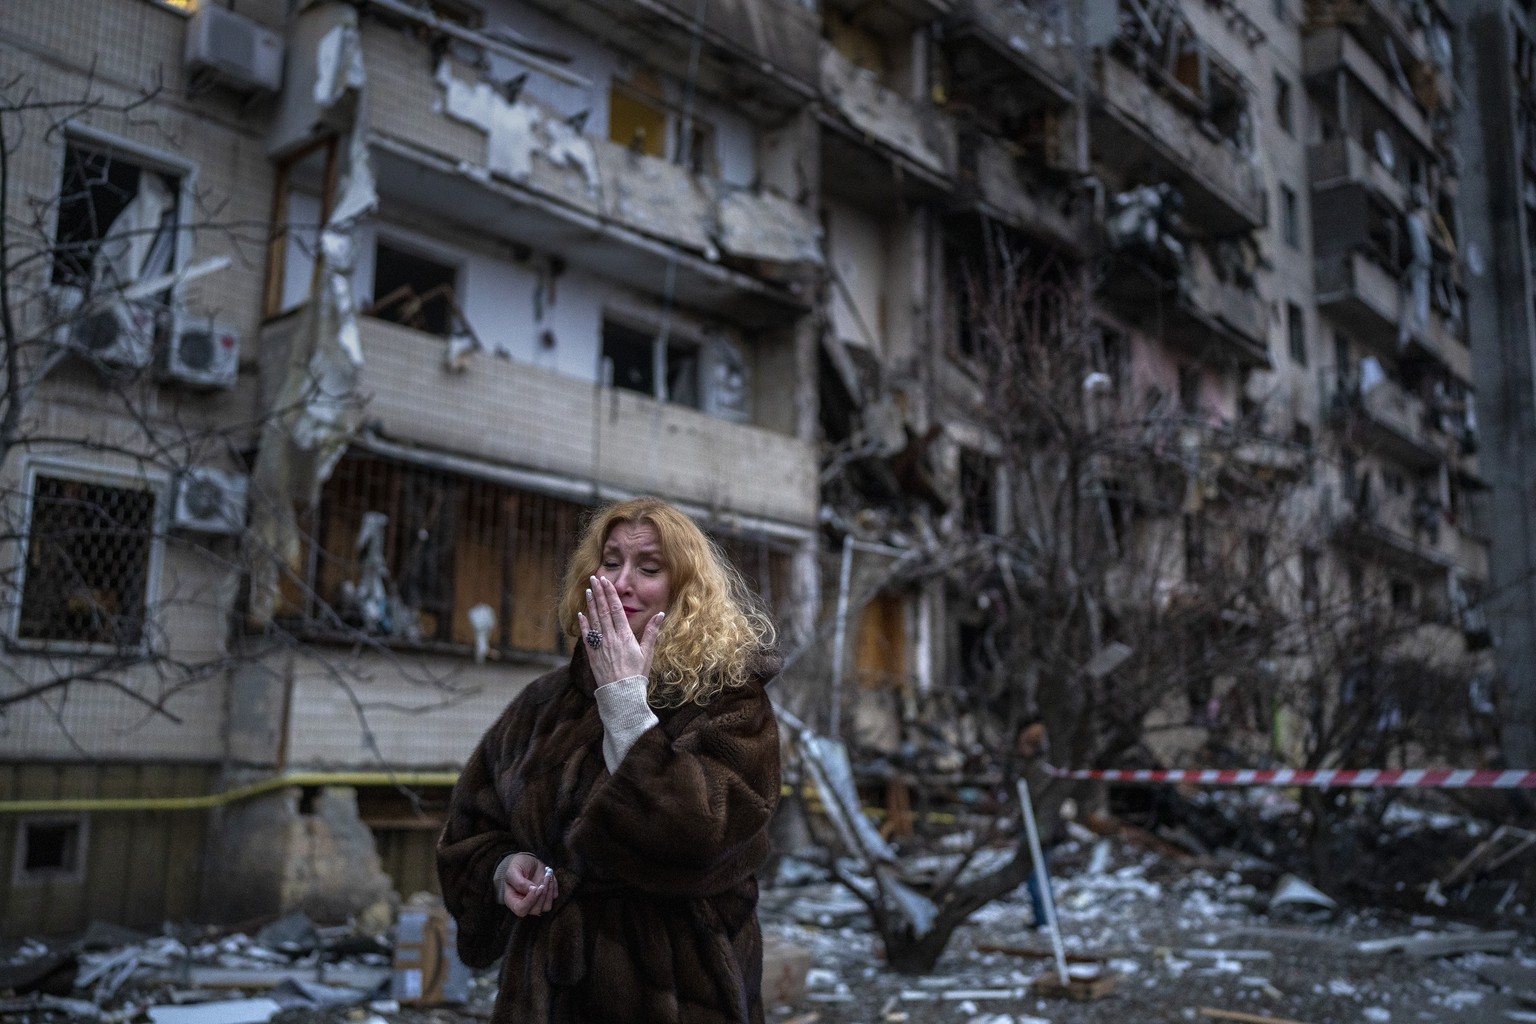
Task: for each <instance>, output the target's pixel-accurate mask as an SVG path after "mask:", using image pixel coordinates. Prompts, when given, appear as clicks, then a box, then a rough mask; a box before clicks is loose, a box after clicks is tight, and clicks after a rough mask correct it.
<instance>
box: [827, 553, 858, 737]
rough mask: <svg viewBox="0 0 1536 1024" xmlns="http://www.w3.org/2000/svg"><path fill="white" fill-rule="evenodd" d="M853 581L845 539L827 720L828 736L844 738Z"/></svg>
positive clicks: (838, 583) (833, 643)
mask: <svg viewBox="0 0 1536 1024" xmlns="http://www.w3.org/2000/svg"><path fill="white" fill-rule="evenodd" d="M852 580H853V537H851V536H845V537H844V538H843V565H842V569H841V570H840V571H839V572H838V576H837V631H836V632H835V633H834V634H833V639H832V712H831V714H830V715H829V716H828V719H827V735H828V736H830V737H831V738H832V739H834V740H838V739H841V738H842V733H841V732H840V731H839V729H840V726H841V724H842V721H841V720H842V716H843V648H844V647H845V646H846V645H847V643H848V588H849V587H850V586H851V585H852Z"/></svg>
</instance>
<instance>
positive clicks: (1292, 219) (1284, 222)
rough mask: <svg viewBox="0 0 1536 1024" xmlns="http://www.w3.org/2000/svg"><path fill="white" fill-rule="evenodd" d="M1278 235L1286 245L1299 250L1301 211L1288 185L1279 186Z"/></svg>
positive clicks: (1294, 194)
mask: <svg viewBox="0 0 1536 1024" xmlns="http://www.w3.org/2000/svg"><path fill="white" fill-rule="evenodd" d="M1280 233H1281V236H1282V237H1283V238H1284V239H1285V244H1286V245H1289V246H1291V247H1292V248H1295V249H1299V248H1301V211H1300V210H1299V208H1298V207H1297V205H1296V193H1295V192H1294V191H1293V190H1292V189H1291V188H1290V186H1288V185H1281V186H1280Z"/></svg>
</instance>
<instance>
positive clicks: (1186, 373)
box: [1179, 365, 1200, 416]
mask: <svg viewBox="0 0 1536 1024" xmlns="http://www.w3.org/2000/svg"><path fill="white" fill-rule="evenodd" d="M1179 408H1180V409H1181V410H1182V411H1183V413H1184V415H1186V416H1198V415H1199V414H1200V367H1198V366H1192V365H1185V366H1180V367H1179Z"/></svg>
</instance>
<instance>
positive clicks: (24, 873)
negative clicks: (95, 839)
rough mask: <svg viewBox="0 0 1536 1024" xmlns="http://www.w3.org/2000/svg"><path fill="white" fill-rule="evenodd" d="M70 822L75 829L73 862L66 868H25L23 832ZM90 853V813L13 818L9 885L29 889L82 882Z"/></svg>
mask: <svg viewBox="0 0 1536 1024" xmlns="http://www.w3.org/2000/svg"><path fill="white" fill-rule="evenodd" d="M49 825H71V826H74V828H75V857H74V861H75V862H74V864H73V865H71V866H70V867H68V868H44V869H40V870H32V871H29V870H27V867H26V863H27V858H26V853H27V835H28V833H29V831H30V830H31V829H32V828H35V827H38V826H49ZM90 852H91V816H90V815H89V814H29V815H26V816H24V817H21V818H18V819H17V821H16V840H15V846H14V847H13V849H12V857H11V885H12V887H14V888H18V889H29V888H34V887H40V886H45V885H81V884H83V883H84V882H85V875H86V871H85V869H86V862H87V861H88V860H89V859H90Z"/></svg>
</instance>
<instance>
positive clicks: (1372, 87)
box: [1302, 28, 1434, 151]
mask: <svg viewBox="0 0 1536 1024" xmlns="http://www.w3.org/2000/svg"><path fill="white" fill-rule="evenodd" d="M1302 71H1303V73H1304V74H1305V75H1306V77H1307V81H1308V83H1309V84H1310V86H1311V88H1312V89H1313V91H1314V92H1315V93H1316V94H1317V95H1318V96H1319V97H1323V98H1324V103H1323V106H1324V109H1325V110H1326V109H1328V108H1329V106H1331V105H1332V106H1337V107H1338V108H1339V109H1338V111H1337V114H1338V119H1339V123H1342V124H1348V123H1350V118H1349V116H1348V114H1349V111H1348V109H1347V108H1348V106H1349V105H1350V103H1351V100H1350V98H1349V97H1350V95H1351V94H1352V93H1356V92H1358V91H1363V92H1364V93H1365V95H1366V96H1369V97H1370V98H1371V100H1373V101H1374V102H1375V103H1377V104H1379V105H1380V106H1382V107H1383V108H1385V109H1386V110H1387V111H1389V112H1390V113H1391V115H1392V117H1393V118H1394V119H1395V120H1396V121H1397V122H1398V123H1399V124H1400V125H1402V127H1403V128H1404V129H1405V130H1406V131H1407V133H1408V134H1409V135H1410V136H1411V137H1412V138H1413V139H1414V141H1415V142H1416V143H1417V144H1418V145H1419V146H1421V147H1422V148H1423V149H1425V150H1426V151H1432V150H1433V148H1434V133H1433V131H1432V129H1431V127H1430V122H1429V118H1428V117H1427V116H1426V114H1425V112H1424V108H1423V107H1421V106H1420V105H1419V103H1418V101H1417V100H1416V99H1415V98H1414V97H1413V96H1412V95H1411V94H1410V93H1409V92H1407V91H1405V88H1404V86H1405V85H1406V84H1407V83H1403V84H1399V83H1397V82H1394V81H1393V78H1392V73H1391V72H1390V71H1388V70H1387V67H1386V66H1385V65H1383V64H1381V63H1380V62H1378V61H1377V59H1376V58H1375V56H1373V55H1372V54H1371V52H1370V51H1369V50H1367V49H1366V47H1365V45H1364V44H1363V43H1361V42H1360V40H1359V39H1358V38H1356V37H1355V35H1354V34H1353V33H1351V32H1348V31H1346V30H1345V29H1342V28H1329V29H1324V30H1323V31H1320V32H1316V33H1314V34H1312V35H1310V36H1308V37H1307V38H1306V39H1305V40H1303V43H1302ZM1328 98H1332V103H1331V104H1330V103H1329V102H1328ZM1355 102H1358V98H1357V99H1356V100H1355Z"/></svg>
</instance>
